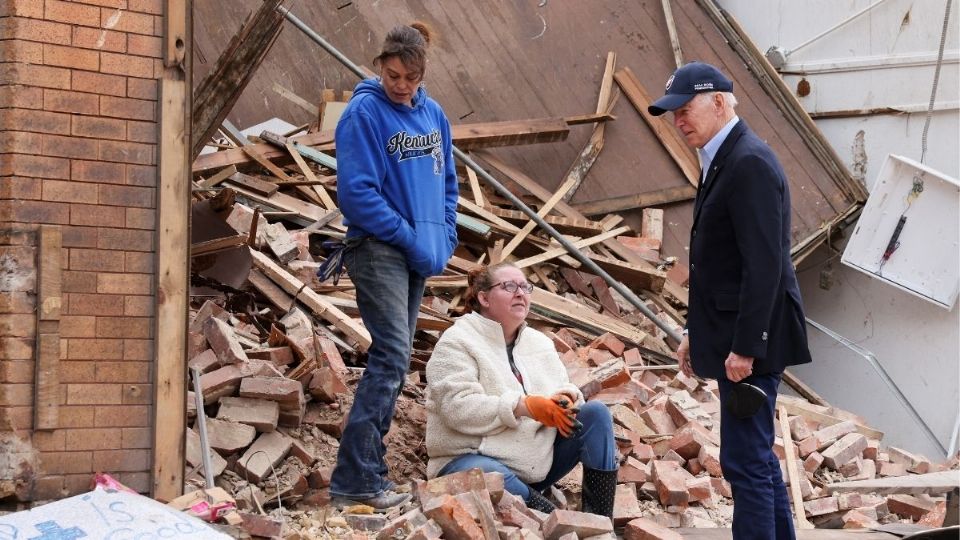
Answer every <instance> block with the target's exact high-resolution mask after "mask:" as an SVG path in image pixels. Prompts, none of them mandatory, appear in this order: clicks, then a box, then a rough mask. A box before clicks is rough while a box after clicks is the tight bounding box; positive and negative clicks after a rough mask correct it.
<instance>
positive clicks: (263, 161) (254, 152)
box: [240, 144, 293, 182]
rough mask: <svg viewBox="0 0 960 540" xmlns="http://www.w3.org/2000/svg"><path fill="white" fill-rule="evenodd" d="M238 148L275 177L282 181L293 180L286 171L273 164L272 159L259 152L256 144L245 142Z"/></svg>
mask: <svg viewBox="0 0 960 540" xmlns="http://www.w3.org/2000/svg"><path fill="white" fill-rule="evenodd" d="M240 149H241V150H243V152H244V153H245V154H247V155H248V156H250V158H252V159H253V160H254V161H256V162H257V163H259V164H260V166H261V167H263V168H264V169H266V170H268V171H270V174H272V175H274V176H276V177H277V178H279V179H281V180H283V181H284V182H292V181H293V178H290V176H289V175H287V173H285V172H283V170H281V169H280V167H277V166H276V165H274V164H273V162H272V161H270V160H269V159H267V158H265V157H264V156H263V154H261V153H260V151H259V150H258V149H257V148H256V145H253V144H247V145H243V146H241V147H240Z"/></svg>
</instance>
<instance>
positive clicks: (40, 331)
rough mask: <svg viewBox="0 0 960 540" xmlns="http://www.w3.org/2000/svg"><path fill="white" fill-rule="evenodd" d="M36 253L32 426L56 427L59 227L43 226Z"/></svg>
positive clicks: (57, 404)
mask: <svg viewBox="0 0 960 540" xmlns="http://www.w3.org/2000/svg"><path fill="white" fill-rule="evenodd" d="M39 239H40V242H39V244H40V246H39V249H38V256H37V267H38V268H37V275H38V282H39V283H38V284H37V285H38V290H39V293H40V294H39V297H38V298H37V360H36V363H35V366H34V374H35V377H34V393H33V396H34V398H33V429H35V430H44V429H57V428H58V427H59V423H60V412H59V406H60V305H61V294H60V290H61V287H60V276H61V268H62V264H61V262H62V261H61V252H62V247H63V240H62V236H61V233H60V227H58V226H56V225H41V226H40V235H39Z"/></svg>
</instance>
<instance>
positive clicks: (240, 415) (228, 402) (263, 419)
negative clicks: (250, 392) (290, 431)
mask: <svg viewBox="0 0 960 540" xmlns="http://www.w3.org/2000/svg"><path fill="white" fill-rule="evenodd" d="M279 416H280V406H279V405H278V404H277V402H275V401H269V400H266V399H253V398H243V397H231V396H226V397H222V398H220V409H219V410H218V411H217V418H218V419H220V420H229V421H231V422H239V423H241V424H246V425H248V426H253V427H254V428H255V429H256V430H257V431H259V432H261V433H269V432H271V431H274V430H275V429H277V419H278V418H279Z"/></svg>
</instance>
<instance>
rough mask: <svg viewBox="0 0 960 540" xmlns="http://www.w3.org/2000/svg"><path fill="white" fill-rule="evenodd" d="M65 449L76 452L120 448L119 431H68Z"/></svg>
mask: <svg viewBox="0 0 960 540" xmlns="http://www.w3.org/2000/svg"><path fill="white" fill-rule="evenodd" d="M66 447H67V448H69V449H70V450H71V451H76V450H110V449H113V448H120V430H119V429H108V428H100V429H68V430H66Z"/></svg>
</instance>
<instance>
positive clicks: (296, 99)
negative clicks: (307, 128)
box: [273, 82, 320, 116]
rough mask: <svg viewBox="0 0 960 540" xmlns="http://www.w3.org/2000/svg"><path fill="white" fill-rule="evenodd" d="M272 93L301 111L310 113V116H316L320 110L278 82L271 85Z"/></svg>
mask: <svg viewBox="0 0 960 540" xmlns="http://www.w3.org/2000/svg"><path fill="white" fill-rule="evenodd" d="M273 91H274V92H276V93H277V95H279V96H280V97H282V98H283V99H285V100H287V101H289V102H290V103H293V104H294V105H296V106H298V107H300V108H301V109H303V110H305V111H307V112H308V113H310V115H311V116H317V115H318V114H320V108H319V107H317V106H316V105H314V104H313V103H310V102H309V101H307V100H305V99H303V98H302V97H300V96H298V95H297V93H296V92H294V91H293V90H290V89H289V88H287V87H285V86H283V85H282V84H280V83H278V82H274V83H273Z"/></svg>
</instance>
